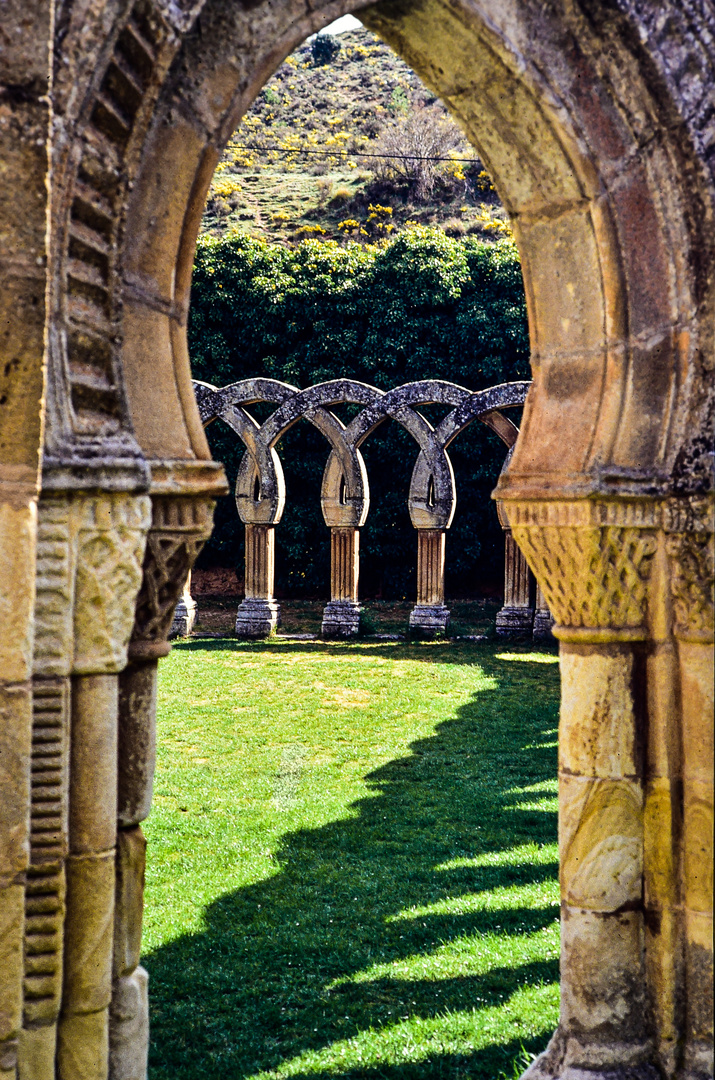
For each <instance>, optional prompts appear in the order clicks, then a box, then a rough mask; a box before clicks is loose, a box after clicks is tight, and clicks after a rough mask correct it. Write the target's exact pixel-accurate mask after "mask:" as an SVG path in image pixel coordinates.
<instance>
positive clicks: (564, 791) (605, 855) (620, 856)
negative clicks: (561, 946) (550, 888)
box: [559, 775, 643, 913]
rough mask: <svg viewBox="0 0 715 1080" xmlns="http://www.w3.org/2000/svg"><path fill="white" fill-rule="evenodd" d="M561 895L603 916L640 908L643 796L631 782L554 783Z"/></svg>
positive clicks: (569, 778) (571, 778) (564, 778)
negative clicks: (622, 910)
mask: <svg viewBox="0 0 715 1080" xmlns="http://www.w3.org/2000/svg"><path fill="white" fill-rule="evenodd" d="M559 856H560V878H561V896H562V897H563V898H564V899H565V900H566V902H567V903H568V904H570V905H571V906H572V907H575V908H587V909H589V910H591V911H593V912H602V913H608V912H612V911H617V910H619V909H621V908H623V907H624V906H627V905H632V904H637V903H640V900H641V896H642V891H643V880H642V876H643V793H642V790H641V788H640V785H639V784H638V783H637V782H635V781H631V780H586V779H583V778H581V777H575V776H568V775H566V776H561V777H560V778H559Z"/></svg>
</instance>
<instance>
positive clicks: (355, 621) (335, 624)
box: [320, 600, 362, 638]
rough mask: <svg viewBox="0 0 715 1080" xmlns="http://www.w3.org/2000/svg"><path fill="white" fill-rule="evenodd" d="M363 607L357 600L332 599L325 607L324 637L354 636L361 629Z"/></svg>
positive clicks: (322, 631)
mask: <svg viewBox="0 0 715 1080" xmlns="http://www.w3.org/2000/svg"><path fill="white" fill-rule="evenodd" d="M361 611H362V608H361V606H360V604H359V603H357V601H355V600H331V601H330V603H329V604H326V605H325V607H324V608H323V622H322V624H321V627H320V633H321V636H322V637H330V638H347V637H354V636H355V635H356V634H357V633H358V631H359V630H360V613H361Z"/></svg>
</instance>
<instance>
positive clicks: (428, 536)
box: [410, 529, 449, 637]
mask: <svg viewBox="0 0 715 1080" xmlns="http://www.w3.org/2000/svg"><path fill="white" fill-rule="evenodd" d="M445 537H446V533H445V530H444V529H418V530H417V603H416V605H415V606H414V607H413V609H412V611H411V612H410V630H415V631H416V632H417V633H419V634H421V635H423V636H425V637H431V636H433V635H434V634H443V633H444V632H445V631H446V629H447V626H448V625H449V610H448V609H447V608H446V607H445V606H444V550H445Z"/></svg>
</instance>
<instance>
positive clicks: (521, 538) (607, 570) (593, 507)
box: [507, 499, 662, 643]
mask: <svg viewBox="0 0 715 1080" xmlns="http://www.w3.org/2000/svg"><path fill="white" fill-rule="evenodd" d="M507 514H508V519H509V524H510V526H511V529H512V534H513V536H514V539H515V540H516V542H517V543H518V544H519V547H520V548H521V549H522V551H523V552H524V555H525V556H526V559H527V562H528V563H529V565H530V567H531V569H532V570H533V572H534V574H535V575H536V578H537V580H538V582H539V584H540V586H541V589H542V591H543V593H544V596H545V597H546V600H547V603H548V606H549V608H550V610H551V611H552V612H553V614H554V616H555V618H556V625H555V627H554V631H553V632H554V634H555V636H556V637H558V638H560V639H561V640H562V641H581V642H584V643H586V642H591V643H598V642H608V641H640V640H644V639H646V638H647V637H648V627H647V622H646V616H647V601H648V583H649V577H650V568H651V562H652V559H653V556H654V554H655V551H656V546H657V541H656V533H657V530H658V528H659V527H660V525H661V521H662V505H661V504H660V503H659V502H657V501H656V500H646V499H633V500H627V501H625V500H593V499H581V500H558V501H556V500H555V501H553V502H551V501H538V502H537V501H529V502H526V501H523V502H522V501H514V502H509V503H508V506H507Z"/></svg>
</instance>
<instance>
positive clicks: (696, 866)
mask: <svg viewBox="0 0 715 1080" xmlns="http://www.w3.org/2000/svg"><path fill="white" fill-rule="evenodd" d="M713 524H714V523H713V502H712V498H707V497H702V498H690V499H683V500H676V499H673V500H671V502H670V503H669V504H668V505H667V506H666V508H665V528H666V550H667V553H668V556H669V559H670V581H671V591H672V598H673V609H674V610H673V615H674V624H675V627H674V633H675V639H676V653H677V668H678V670H679V674H680V697H681V711H682V744H681V745H682V800H683V802H682V830H683V838H682V851H681V859H682V889H681V900H682V911H683V926H682V934H683V939H684V950H683V951H684V957H683V961H684V973H683V975H684V997H685V1023H684V1029H685V1030H684V1034H685V1050H684V1056H683V1075H684V1076H685V1077H687V1078H689V1080H696V1078H701V1077H709V1076H712V1070H713V768H714V764H715V762H714V758H713V696H714V695H713V585H714V580H715V570H714V564H715V549H714V544H713Z"/></svg>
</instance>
